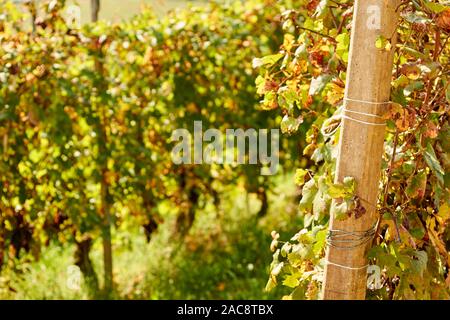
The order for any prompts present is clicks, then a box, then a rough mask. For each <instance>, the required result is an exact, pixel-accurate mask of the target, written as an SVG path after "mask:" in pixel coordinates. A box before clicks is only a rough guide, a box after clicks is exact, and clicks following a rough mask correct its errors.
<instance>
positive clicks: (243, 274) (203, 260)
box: [0, 175, 301, 299]
mask: <svg viewBox="0 0 450 320" xmlns="http://www.w3.org/2000/svg"><path fill="white" fill-rule="evenodd" d="M278 180H279V181H278V184H277V185H278V187H277V188H276V190H275V192H274V193H273V194H271V195H269V200H270V203H271V205H270V210H269V213H268V215H267V216H266V217H264V218H262V219H257V218H256V212H257V211H258V209H259V206H260V203H259V202H258V200H257V199H256V197H253V196H247V195H246V194H245V192H243V190H240V189H239V188H235V189H232V190H229V191H228V192H226V193H225V194H223V204H222V207H221V209H222V210H221V213H219V214H218V213H217V212H216V210H215V209H214V207H213V206H212V205H207V206H206V207H205V208H204V209H203V210H202V212H201V213H200V212H198V214H197V216H198V219H197V220H196V222H195V224H194V226H193V228H192V229H191V231H190V233H189V235H188V236H187V237H186V238H185V239H184V240H183V241H182V242H180V241H177V240H175V239H174V238H173V223H172V222H173V219H172V218H173V217H172V218H171V217H170V216H169V217H168V219H167V220H166V222H165V223H164V224H163V225H161V226H160V228H159V229H158V232H157V233H156V234H155V235H154V237H153V238H152V240H151V241H150V243H147V242H146V240H145V237H144V234H143V232H142V230H141V229H139V228H138V227H131V228H128V229H119V230H116V231H115V234H114V259H115V260H114V275H115V283H116V290H115V292H114V294H113V295H112V298H115V299H274V298H275V299H278V298H280V297H281V296H282V295H284V294H286V293H287V291H288V290H285V289H284V288H277V289H276V290H275V291H274V292H271V293H266V292H264V291H263V288H264V286H265V284H266V282H267V278H268V266H269V264H270V262H271V255H272V253H271V252H270V250H269V245H270V242H271V237H270V232H271V230H272V229H276V230H277V231H280V232H281V233H282V234H283V233H286V234H292V233H293V232H294V231H296V230H297V229H298V228H299V225H300V223H301V222H300V220H299V218H298V216H297V213H296V212H297V210H296V204H295V201H294V194H293V190H295V187H294V185H293V178H292V176H291V175H289V176H283V177H280V178H279V179H278ZM247 201H248V202H249V203H248V204H247ZM247 208H250V210H249V211H248V210H247ZM73 252H74V247H73V246H71V245H66V246H63V247H61V246H58V245H57V244H52V245H50V246H49V247H48V248H46V249H45V250H44V251H43V254H42V257H41V259H40V260H39V261H37V262H32V263H23V264H20V265H19V266H20V267H21V269H20V270H19V271H18V272H12V271H10V270H4V271H3V272H2V274H1V276H0V299H88V298H89V294H88V290H87V288H86V287H85V286H84V285H83V283H81V286H80V288H79V289H76V288H75V289H74V288H73V287H74V286H73V285H70V284H71V282H70V281H71V280H70V279H71V277H73V275H74V273H73V272H74V270H73V269H71V266H72V265H73V263H74V261H73ZM91 258H92V260H93V261H94V264H95V268H96V270H97V272H98V275H99V278H100V279H101V267H102V250H101V241H97V242H96V243H95V245H94V247H93V250H92V252H91ZM72 268H73V266H72ZM75 271H76V270H75ZM75 287H76V286H75Z"/></svg>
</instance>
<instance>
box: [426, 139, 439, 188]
mask: <svg viewBox="0 0 450 320" xmlns="http://www.w3.org/2000/svg"><path fill="white" fill-rule="evenodd" d="M424 158H425V161H426V162H427V164H428V166H429V167H430V168H431V170H432V171H433V173H434V175H435V176H436V178H437V179H438V180H439V182H440V183H441V184H444V169H442V166H441V164H440V163H439V160H438V159H437V157H436V153H435V152H434V149H433V146H432V145H431V143H428V144H427V147H426V149H425V153H424Z"/></svg>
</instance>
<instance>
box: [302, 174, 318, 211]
mask: <svg viewBox="0 0 450 320" xmlns="http://www.w3.org/2000/svg"><path fill="white" fill-rule="evenodd" d="M318 190H319V189H318V188H317V186H316V182H315V181H314V179H311V180H309V181H308V182H307V183H306V184H305V185H304V186H303V189H302V199H301V200H300V203H299V206H298V208H299V210H300V211H302V212H304V211H311V210H312V205H313V201H314V197H315V196H316V193H317V191H318Z"/></svg>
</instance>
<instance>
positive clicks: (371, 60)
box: [322, 0, 400, 300]
mask: <svg viewBox="0 0 450 320" xmlns="http://www.w3.org/2000/svg"><path fill="white" fill-rule="evenodd" d="M399 4H400V0H356V1H355V5H354V16H353V24H352V32H351V43H350V54H349V65H348V70H347V84H346V90H345V101H344V106H345V109H346V110H349V111H347V112H345V115H346V116H345V117H343V119H342V121H343V123H342V128H341V133H340V142H339V157H338V159H337V166H336V176H335V181H336V182H342V181H343V179H344V177H353V178H355V180H356V183H357V190H356V194H357V196H358V197H359V198H360V199H361V204H362V205H363V206H364V207H365V209H366V210H367V211H366V212H365V214H363V215H362V216H361V217H359V218H355V216H354V215H352V216H351V217H350V218H347V219H345V220H337V219H334V217H333V216H332V217H331V218H330V230H344V231H345V232H354V231H356V232H359V231H366V230H369V229H371V228H372V227H373V225H374V224H375V223H376V221H377V219H378V216H377V212H376V207H375V206H376V203H377V197H378V189H379V179H380V171H381V159H382V154H383V144H384V136H385V126H384V125H383V120H382V119H380V118H378V117H377V116H380V115H383V113H384V111H385V109H386V108H387V107H388V104H387V103H386V104H383V103H384V102H388V101H389V100H390V88H391V79H392V68H393V56H394V50H395V37H396V27H397V21H398V16H399V14H398V12H397V11H398V10H397V9H398V6H399ZM380 35H381V36H383V37H385V38H386V39H390V41H391V44H392V49H391V50H381V49H378V48H376V46H375V43H376V40H377V38H378V37H379V36H380ZM352 111H353V112H352ZM367 114H371V115H374V116H370V115H367ZM377 124H378V125H377ZM380 124H381V125H380ZM347 239H348V238H347ZM370 244H371V241H367V242H365V243H364V244H363V245H359V246H358V245H357V246H354V247H352V248H346V249H342V248H337V247H334V246H328V248H327V252H326V261H327V264H326V266H325V273H324V283H323V290H322V298H323V299H330V300H337V299H346V300H360V299H365V295H366V281H367V268H366V267H365V266H366V265H367V258H366V255H367V251H368V249H369V248H370Z"/></svg>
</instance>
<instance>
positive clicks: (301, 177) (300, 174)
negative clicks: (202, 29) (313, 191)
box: [295, 169, 308, 186]
mask: <svg viewBox="0 0 450 320" xmlns="http://www.w3.org/2000/svg"><path fill="white" fill-rule="evenodd" d="M307 174H308V170H305V169H297V171H295V184H296V185H298V186H302V185H303V184H304V183H305V176H306V175H307Z"/></svg>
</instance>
